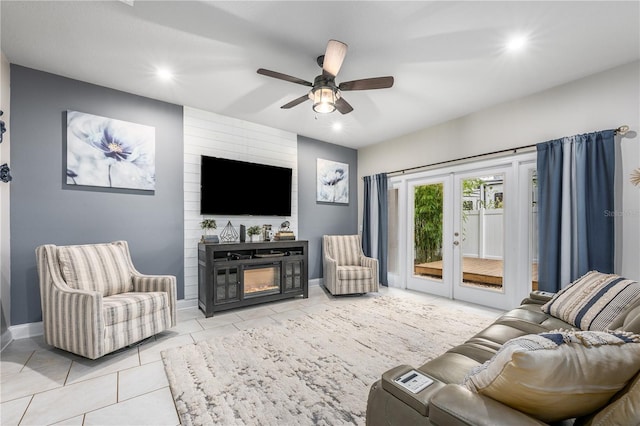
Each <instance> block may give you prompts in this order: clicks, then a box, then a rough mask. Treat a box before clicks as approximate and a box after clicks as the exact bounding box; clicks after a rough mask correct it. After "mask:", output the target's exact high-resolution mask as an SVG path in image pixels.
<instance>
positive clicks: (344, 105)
mask: <svg viewBox="0 0 640 426" xmlns="http://www.w3.org/2000/svg"><path fill="white" fill-rule="evenodd" d="M336 109H337V110H338V111H340V113H342V114H349V113H350V112H351V111H353V107H352V106H351V105H349V102H347V101H345V100H344V98H338V99H337V100H336Z"/></svg>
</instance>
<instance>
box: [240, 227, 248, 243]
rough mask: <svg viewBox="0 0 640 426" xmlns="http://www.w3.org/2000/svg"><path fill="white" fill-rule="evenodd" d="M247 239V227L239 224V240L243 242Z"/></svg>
mask: <svg viewBox="0 0 640 426" xmlns="http://www.w3.org/2000/svg"><path fill="white" fill-rule="evenodd" d="M246 240H247V227H246V226H244V225H240V242H241V243H244V242H245V241H246Z"/></svg>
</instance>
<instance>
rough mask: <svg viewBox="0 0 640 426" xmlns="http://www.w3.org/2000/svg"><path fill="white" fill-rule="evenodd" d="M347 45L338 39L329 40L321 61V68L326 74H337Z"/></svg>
mask: <svg viewBox="0 0 640 426" xmlns="http://www.w3.org/2000/svg"><path fill="white" fill-rule="evenodd" d="M347 47H348V46H347V45H346V44H344V43H343V42H341V41H338V40H329V43H327V50H326V51H325V52H324V60H323V62H322V70H323V71H324V72H325V73H326V74H330V75H332V76H334V77H335V76H336V75H338V71H340V67H341V66H342V61H344V57H345V56H346V54H347Z"/></svg>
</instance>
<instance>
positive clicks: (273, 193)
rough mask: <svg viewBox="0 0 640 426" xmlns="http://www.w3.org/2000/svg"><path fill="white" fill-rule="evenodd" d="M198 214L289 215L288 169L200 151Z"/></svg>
mask: <svg viewBox="0 0 640 426" xmlns="http://www.w3.org/2000/svg"><path fill="white" fill-rule="evenodd" d="M201 161H202V162H201V168H200V214H208V215H252V216H291V178H292V170H291V169H290V168H287V167H278V166H270V165H267V164H258V163H249V162H246V161H238V160H229V159H227V158H218V157H208V156H205V155H203V156H202V158H201Z"/></svg>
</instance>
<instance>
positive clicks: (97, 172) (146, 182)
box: [67, 111, 156, 191]
mask: <svg viewBox="0 0 640 426" xmlns="http://www.w3.org/2000/svg"><path fill="white" fill-rule="evenodd" d="M155 137H156V136H155V128H154V127H151V126H145V125H142V124H136V123H131V122H128V121H122V120H115V119H112V118H107V117H101V116H98V115H93V114H86V113H83V112H78V111H67V184H68V185H87V186H99V187H107V188H127V189H141V190H151V191H152V190H154V189H155V186H156V177H155V175H156V164H155Z"/></svg>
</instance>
